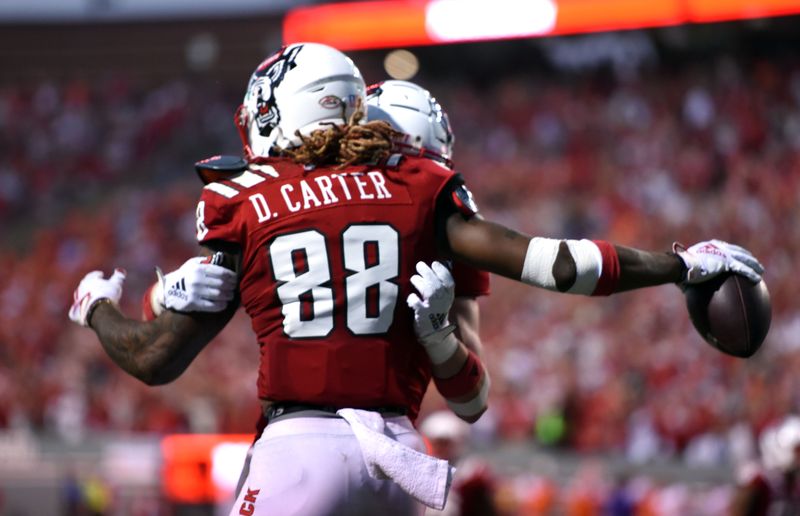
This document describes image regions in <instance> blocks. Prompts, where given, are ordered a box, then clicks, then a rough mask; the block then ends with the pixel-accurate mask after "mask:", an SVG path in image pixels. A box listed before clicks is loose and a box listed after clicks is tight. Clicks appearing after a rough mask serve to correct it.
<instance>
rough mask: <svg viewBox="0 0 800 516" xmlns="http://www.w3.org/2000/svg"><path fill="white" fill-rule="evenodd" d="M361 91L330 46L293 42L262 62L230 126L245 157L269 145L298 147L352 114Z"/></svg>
mask: <svg viewBox="0 0 800 516" xmlns="http://www.w3.org/2000/svg"><path fill="white" fill-rule="evenodd" d="M365 90H366V87H365V85H364V79H363V78H362V77H361V72H359V70H358V68H357V67H356V65H355V64H354V63H353V61H352V60H351V59H350V58H349V57H347V56H346V55H344V54H343V53H341V52H339V51H338V50H336V49H335V48H332V47H329V46H327V45H321V44H318V43H296V44H293V45H288V46H286V47H283V48H282V49H281V50H280V51H278V52H277V53H275V54H273V55H272V56H270V57H268V58H267V59H265V60H264V61H263V62H262V63H261V64H260V65H259V66H258V68H256V70H255V71H254V72H253V75H252V76H251V77H250V83H249V84H248V86H247V92H246V93H245V96H244V102H243V104H242V106H241V107H240V108H239V111H238V112H237V115H236V123H237V125H238V127H239V131H240V134H241V137H242V140H243V143H244V146H245V153H246V154H247V155H248V158H253V157H259V156H268V155H269V154H270V151H271V150H272V149H273V147H277V148H278V149H288V148H292V147H296V146H298V145H300V143H301V140H300V138H299V137H298V136H297V134H296V133H297V132H299V133H300V134H302V135H303V136H307V135H308V134H310V133H311V132H312V131H314V130H316V129H324V128H326V127H327V126H328V125H330V124H331V123H335V124H342V123H345V122H346V121H347V119H348V118H349V117H350V116H351V115H352V114H353V111H354V110H355V107H356V103H357V99H358V98H361V100H362V103H363V102H364V100H365V99H364V96H365Z"/></svg>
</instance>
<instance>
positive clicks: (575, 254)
mask: <svg viewBox="0 0 800 516" xmlns="http://www.w3.org/2000/svg"><path fill="white" fill-rule="evenodd" d="M362 101H363V82H362V81H361V79H360V74H359V72H358V70H357V69H356V68H355V66H354V65H352V62H350V61H349V60H348V59H347V58H345V57H344V56H343V55H341V54H340V53H338V52H336V51H335V50H333V49H330V48H327V47H324V46H321V45H316V44H297V45H290V46H288V47H286V48H284V49H282V50H281V51H280V52H279V53H277V54H275V55H274V56H272V57H271V58H269V59H267V60H266V61H264V62H263V63H262V64H261V65H260V66H259V67H258V68H257V69H256V72H255V73H254V74H253V77H252V78H251V82H250V85H249V86H248V92H247V95H246V97H245V103H244V107H243V109H242V111H241V113H240V114H241V116H240V117H239V121H240V127H241V128H242V132H243V134H244V137H245V146H246V147H245V149H246V153H247V154H248V157H249V158H250V159H251V160H252V161H253V162H256V161H257V162H259V163H260V164H261V165H262V167H268V168H269V171H268V172H269V173H267V172H257V171H246V172H244V173H243V174H242V175H241V176H238V177H236V178H233V179H232V180H229V181H221V182H215V183H211V184H209V185H207V186H206V188H204V191H203V195H202V197H201V200H200V203H199V204H198V212H197V213H198V221H197V222H198V240H199V241H200V243H201V244H203V245H204V246H206V247H209V248H211V249H215V250H222V251H225V250H227V251H230V250H232V249H235V250H236V253H237V254H238V255H239V256H240V263H241V272H240V279H239V291H240V294H241V302H242V304H243V305H244V306H245V308H246V310H247V312H248V314H249V315H250V317H251V318H252V322H253V328H254V330H255V331H256V334H257V336H258V340H259V343H260V346H261V365H260V372H259V381H258V388H259V396H260V397H261V398H262V399H265V400H269V401H271V403H269V404H268V406H267V413H268V416H269V418H270V421H269V423H270V424H269V426H268V427H267V429H266V430H265V432H264V434H263V436H262V438H261V439H260V440H259V442H258V443H257V444H256V446H255V452H254V457H253V464H252V467H251V473H250V476H249V477H248V480H247V483H246V485H245V489H244V490H243V492H242V494H241V496H240V498H239V499H238V500H237V503H236V505H235V507H234V509H233V513H234V514H236V513H237V512H239V511H246V512H247V513H250V514H268V513H277V514H299V513H302V514H369V513H375V512H378V511H379V510H380V511H381V512H383V513H391V512H397V513H401V514H408V513H414V512H418V511H420V510H421V509H422V508H421V507H420V506H415V505H414V504H413V503H412V501H411V499H410V498H409V496H408V495H407V494H405V493H404V492H403V491H402V490H401V489H404V490H405V492H407V493H410V494H411V495H412V496H413V497H415V498H416V499H417V500H420V501H424V502H425V503H427V504H428V505H430V506H435V507H441V505H442V504H443V502H444V497H445V496H446V492H447V482H448V478H449V476H448V473H449V470H446V469H445V468H443V467H442V466H441V464H440V463H435V462H434V463H432V462H430V458H426V457H425V456H420V455H419V454H416V453H415V452H414V451H413V449H411V448H417V449H419V447H420V446H421V442H420V438H419V435H418V434H417V433H416V431H415V430H414V429H413V426H412V424H411V422H410V421H409V419H408V417H406V416H402V415H401V414H402V413H403V412H407V413H408V414H409V415H411V416H413V415H414V413H415V411H416V410H417V409H418V408H419V402H420V400H421V399H422V396H423V395H424V391H425V388H426V386H427V384H428V381H429V379H430V377H431V373H433V375H434V376H440V377H443V378H447V377H448V376H449V375H450V374H452V372H453V371H454V370H457V369H459V368H460V364H463V363H464V361H465V360H467V359H468V358H467V357H468V356H469V353H468V351H467V350H466V348H465V347H464V346H463V345H460V344H458V343H457V345H456V347H455V348H453V345H452V342H453V336H452V327H448V326H442V327H440V328H439V329H438V330H436V331H435V332H434V334H433V335H430V336H429V337H431V338H430V339H429V340H428V342H426V346H425V347H422V346H419V345H417V343H416V338H415V335H414V324H413V318H412V314H411V313H410V312H409V311H408V310H406V309H405V307H403V306H402V303H398V302H397V301H398V298H401V296H402V297H406V296H407V295H409V294H411V293H412V289H411V286H412V285H411V283H410V277H411V276H412V275H413V273H414V270H415V267H416V264H417V263H418V262H420V261H423V262H427V263H430V262H432V261H434V260H436V259H437V258H440V257H441V256H442V255H444V256H450V257H453V258H455V259H460V260H463V261H465V262H467V263H470V264H472V265H473V266H477V267H479V268H482V269H485V270H489V271H492V272H495V273H498V274H501V275H503V276H506V277H509V278H513V279H517V280H520V281H523V282H525V283H528V284H531V285H534V286H537V287H540V288H545V289H548V290H553V291H558V292H569V293H575V294H586V295H590V294H595V295H607V294H611V293H614V292H620V291H624V290H630V289H635V288H642V287H647V286H652V285H660V284H665V283H695V282H699V281H705V280H708V279H709V278H712V277H714V276H716V275H717V274H720V273H722V272H725V271H734V272H739V273H741V274H744V275H746V276H747V277H748V278H750V279H751V280H753V281H757V280H758V279H759V278H760V274H761V272H762V271H763V268H762V267H761V265H760V264H759V263H758V261H757V260H756V259H755V258H753V257H752V255H750V254H749V253H748V252H747V251H745V250H743V249H741V248H738V247H735V246H729V245H727V244H724V243H723V244H719V245H713V244H710V243H702V245H696V246H692V247H690V248H689V249H688V250H687V251H686V252H682V253H681V254H680V256H679V255H675V254H672V253H653V252H647V251H640V250H637V249H633V248H629V247H623V246H614V245H612V244H610V243H606V242H593V241H589V240H557V239H546V238H531V237H528V236H525V235H522V234H519V233H516V232H514V231H511V230H509V229H508V228H505V227H503V226H501V225H498V224H494V223H491V222H488V221H485V220H483V219H481V218H479V217H476V216H475V215H476V210H475V208H474V203H472V202H471V197H470V194H469V191H468V190H467V189H466V187H465V186H464V185H463V182H462V181H461V180H460V179H459V177H458V176H456V175H455V174H454V173H453V172H452V171H451V170H449V169H447V168H446V167H442V166H440V165H438V164H436V163H435V162H434V161H431V160H429V159H425V158H418V157H407V158H406V159H404V160H402V161H401V162H400V163H397V164H392V163H387V161H386V158H387V157H388V155H389V154H390V153H391V148H392V142H393V140H394V138H395V137H396V136H397V132H396V131H395V130H393V129H392V128H391V127H390V126H389V125H388V124H385V123H383V122H380V121H377V122H370V123H367V124H362V121H363V118H362V116H363V114H362V113H361V112H360V107H361V102H362ZM276 151H277V154H279V155H280V156H278V157H276V158H271V157H267V156H269V154H270V152H272V153H276ZM276 176H277V177H276ZM121 283H122V278H120V277H119V276H115V277H113V278H112V279H111V280H103V279H102V278H98V277H89V278H86V279H84V281H82V282H81V284H80V285H79V287H78V289H77V291H76V303H75V305H74V306H73V309H72V310H71V312H72V313H71V316H72V318H73V320H76V321H78V322H81V323H83V324H87V325H91V327H92V328H93V329H94V331H95V332H96V333H97V335H98V337H99V339H100V341H101V343H102V345H103V346H104V348H105V350H106V352H107V353H108V354H109V355H110V356H111V357H112V359H114V361H115V362H116V363H117V364H118V365H120V366H121V367H122V368H123V369H124V370H126V371H127V372H129V373H130V374H132V375H134V376H136V377H138V378H141V379H142V380H144V381H146V382H148V383H153V384H156V383H163V382H166V381H170V380H172V379H174V378H175V377H177V376H178V375H179V374H180V373H181V372H182V371H183V370H184V369H185V368H186V367H187V366H188V364H189V363H190V362H191V360H192V359H193V358H194V356H196V355H197V353H199V351H200V350H201V349H202V348H203V347H204V346H205V345H206V344H207V343H208V342H209V340H210V339H211V338H213V336H214V335H216V333H217V332H219V330H220V329H221V328H222V327H224V325H225V324H226V323H227V322H228V321H229V320H230V317H231V316H232V314H233V311H234V310H235V303H234V304H232V306H231V307H230V308H228V309H227V310H226V311H224V312H221V313H219V314H183V313H177V312H172V311H167V312H164V313H162V314H161V315H160V316H159V317H158V318H156V319H155V320H153V321H151V322H141V321H134V320H130V319H126V318H124V317H123V316H122V315H121V314H120V313H119V311H118V310H117V309H116V307H115V306H114V302H115V301H116V300H118V299H119V295H120V290H121ZM112 287H113V288H112ZM103 301H105V302H103ZM427 315H428V318H429V319H431V320H432V321H434V322H435V321H438V320H444V318H445V316H446V313H435V312H431V313H428V314H427ZM445 350H450V351H452V352H453V355H452V356H451V357H450V358H448V359H446V360H445V361H444V362H441V363H437V362H438V361H437V359H436V357H439V358H441V357H442V356H444V354H445ZM477 367H478V364H476V371H477ZM481 377H482V375H480V374H478V375H465V378H463V379H462V382H461V384H460V385H459V388H465V387H466V386H469V382H473V383H472V387H471V388H472V389H475V388H477V387H479V383H475V380H476V378H481ZM365 409H368V410H365ZM333 411H336V412H335V413H336V414H338V415H339V416H341V417H342V418H344V420H342V419H340V418H337V417H334V415H333ZM348 425H349V426H348ZM343 457H347V460H344V461H343V460H342V458H343ZM383 478H391V479H392V480H393V482H392V481H388V480H380V479H383ZM398 486H401V488H398Z"/></svg>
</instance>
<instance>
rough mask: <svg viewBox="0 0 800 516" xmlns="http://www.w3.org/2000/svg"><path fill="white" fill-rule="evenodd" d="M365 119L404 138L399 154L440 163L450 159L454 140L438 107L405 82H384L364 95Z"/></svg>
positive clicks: (426, 92) (411, 83)
mask: <svg viewBox="0 0 800 516" xmlns="http://www.w3.org/2000/svg"><path fill="white" fill-rule="evenodd" d="M367 119H368V120H386V121H387V122H389V123H390V124H392V126H393V127H394V128H395V129H397V130H398V131H401V132H403V133H405V134H406V137H405V140H404V141H403V142H400V146H401V147H402V150H403V151H404V152H406V153H409V154H417V155H420V156H425V157H427V158H433V159H436V160H439V161H442V162H444V163H445V164H447V165H448V166H449V165H450V160H451V158H452V155H453V142H454V141H455V136H454V135H453V129H452V128H451V127H450V120H449V119H448V118H447V113H445V112H444V110H443V109H442V106H441V105H439V103H438V102H437V101H436V99H435V98H433V96H432V95H431V93H430V92H429V91H428V90H426V89H425V88H423V87H421V86H418V85H416V84H414V83H413V82H408V81H394V80H392V81H384V82H381V83H378V84H375V85H373V86H370V87H369V90H368V91H367Z"/></svg>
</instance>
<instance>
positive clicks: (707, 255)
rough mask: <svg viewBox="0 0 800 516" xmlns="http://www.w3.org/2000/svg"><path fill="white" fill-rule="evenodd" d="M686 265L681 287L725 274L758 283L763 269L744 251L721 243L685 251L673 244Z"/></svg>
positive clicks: (698, 244) (699, 246) (702, 245)
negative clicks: (730, 273)
mask: <svg viewBox="0 0 800 516" xmlns="http://www.w3.org/2000/svg"><path fill="white" fill-rule="evenodd" d="M672 247H673V251H674V252H675V253H676V254H677V255H678V256H679V257H680V258H681V259H682V260H683V262H684V263H685V264H686V279H685V280H684V281H683V282H682V284H681V286H686V285H691V284H694V283H701V282H703V281H707V280H709V279H711V278H713V277H715V276H717V275H719V274H722V273H724V272H733V273H735V274H741V275H742V276H744V277H746V278H748V279H749V280H750V281H752V282H753V283H758V282H759V281H761V275H762V274H763V273H764V266H763V265H761V263H760V262H759V261H758V259H756V257H755V256H753V254H752V253H751V252H750V251H748V250H747V249H745V248H743V247H740V246H738V245H733V244H729V243H728V242H723V241H722V240H707V241H704V242H699V243H697V244H694V245H693V246H691V247H689V248H688V249H684V248H683V247H682V246H681V245H680V244H678V243H675V244H673V245H672Z"/></svg>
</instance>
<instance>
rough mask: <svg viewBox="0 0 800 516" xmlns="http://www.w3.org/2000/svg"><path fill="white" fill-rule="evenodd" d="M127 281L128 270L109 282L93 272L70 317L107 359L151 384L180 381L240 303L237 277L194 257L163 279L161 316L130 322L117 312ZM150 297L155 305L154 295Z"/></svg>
mask: <svg viewBox="0 0 800 516" xmlns="http://www.w3.org/2000/svg"><path fill="white" fill-rule="evenodd" d="M215 256H216V255H215ZM212 261H213V260H212ZM124 281H125V271H123V270H116V271H115V272H114V274H112V276H111V277H110V278H108V279H105V278H103V273H102V272H100V271H93V272H90V273H89V274H87V275H86V276H85V277H84V278H83V280H82V281H81V282H80V284H79V285H78V288H77V289H76V290H75V301H74V303H73V304H72V307H71V308H70V312H69V317H70V319H72V320H73V321H74V322H76V323H78V324H81V325H82V326H89V327H91V328H92V329H93V330H94V331H95V333H96V334H97V337H98V338H99V339H100V343H101V344H102V345H103V349H105V351H106V353H107V354H108V356H109V357H111V359H112V360H113V361H114V362H115V363H116V364H117V365H118V366H119V367H120V368H122V369H123V370H124V371H125V372H127V373H128V374H130V375H132V376H134V377H136V378H138V379H139V380H141V381H143V382H144V383H146V384H148V385H160V384H164V383H168V382H171V381H172V380H174V379H175V378H177V377H178V376H180V374H181V373H183V371H185V370H186V368H187V367H188V366H189V364H190V363H191V362H192V360H194V358H195V357H196V356H197V354H198V353H200V351H201V350H202V349H203V348H204V347H205V346H206V344H208V343H209V342H210V341H211V340H212V339H213V338H214V336H216V335H217V333H219V332H220V330H222V328H223V327H224V326H225V325H226V324H227V323H228V321H230V319H231V317H233V314H234V313H235V312H236V308H237V307H238V301H237V300H234V301H233V302H231V300H233V299H234V297H235V289H236V285H237V281H236V274H235V273H234V272H233V271H230V270H228V269H226V268H223V267H221V266H219V265H217V264H216V263H211V262H209V261H208V260H206V259H204V258H192V259H190V260H188V261H187V262H186V263H185V264H184V265H183V266H182V267H181V268H180V269H178V270H177V271H175V272H172V273H170V274H168V275H167V276H166V278H160V281H159V283H158V286H159V287H160V291H161V292H162V295H161V298H162V299H166V301H167V302H166V303H163V301H162V302H160V304H159V305H160V306H159V312H160V315H159V316H158V317H155V316H153V317H151V318H149V319H150V320H148V321H136V320H133V319H128V318H126V317H125V316H124V315H122V313H120V311H119V309H118V308H117V307H118V306H119V300H120V298H121V297H122V285H123V283H124ZM146 297H147V301H148V303H150V301H151V300H150V297H151V296H146ZM162 304H165V305H166V306H161V305H162ZM167 308H169V309H167ZM178 310H180V311H178ZM189 310H191V312H189ZM200 311H203V312H202V313H201V312H200ZM150 312H151V313H152V309H151V310H150ZM211 312H213V313H211Z"/></svg>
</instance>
